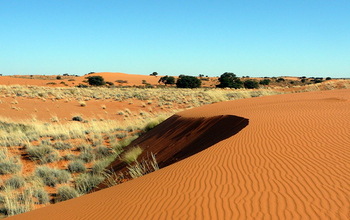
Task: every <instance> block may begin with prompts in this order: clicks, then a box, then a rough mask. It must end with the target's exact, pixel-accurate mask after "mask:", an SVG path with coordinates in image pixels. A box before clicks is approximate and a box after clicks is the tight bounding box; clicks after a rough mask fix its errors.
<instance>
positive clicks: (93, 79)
mask: <svg viewBox="0 0 350 220" xmlns="http://www.w3.org/2000/svg"><path fill="white" fill-rule="evenodd" d="M87 79H88V83H89V85H91V86H103V85H105V84H106V83H105V80H104V78H103V77H102V76H89V77H87Z"/></svg>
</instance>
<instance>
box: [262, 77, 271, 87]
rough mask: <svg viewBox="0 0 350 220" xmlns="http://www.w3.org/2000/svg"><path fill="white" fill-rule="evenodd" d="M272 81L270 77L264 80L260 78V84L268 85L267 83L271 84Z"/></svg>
mask: <svg viewBox="0 0 350 220" xmlns="http://www.w3.org/2000/svg"><path fill="white" fill-rule="evenodd" d="M270 82H271V80H269V79H264V80H260V82H259V84H260V85H265V86H267V85H269V84H270Z"/></svg>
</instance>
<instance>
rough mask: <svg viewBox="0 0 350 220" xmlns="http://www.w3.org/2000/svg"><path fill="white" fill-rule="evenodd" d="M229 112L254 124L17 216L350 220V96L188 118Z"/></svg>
mask: <svg viewBox="0 0 350 220" xmlns="http://www.w3.org/2000/svg"><path fill="white" fill-rule="evenodd" d="M220 115H236V116H239V117H243V118H246V119H249V125H248V126H246V127H245V128H243V129H242V130H241V131H239V132H238V133H237V134H235V135H234V136H231V137H229V138H226V139H224V140H222V141H220V142H217V143H215V144H213V145H212V146H211V147H209V148H208V149H206V150H203V151H201V152H199V153H197V154H195V155H193V156H191V157H188V158H186V159H184V160H182V161H180V162H177V163H175V164H172V165H170V166H168V167H165V168H163V169H161V170H159V171H157V172H154V173H151V174H149V175H146V176H144V177H141V178H138V179H135V180H132V181H129V182H126V183H123V184H121V185H118V186H115V187H111V188H108V189H104V190H101V191H98V192H95V193H92V194H88V195H85V196H82V197H79V198H76V199H73V200H70V201H66V202H62V203H59V204H56V205H51V206H48V207H45V208H41V209H37V210H34V211H31V212H28V213H24V214H21V215H17V216H14V217H12V218H10V219H50V220H53V219H349V218H350V199H349V198H350V175H349V173H350V151H349V148H350V135H349V134H350V90H333V91H321V92H309V93H299V94H288V95H279V96H269V97H259V98H252V99H243V100H235V101H230V102H223V103H217V104H213V105H209V106H203V107H200V108H195V109H191V110H188V111H184V112H181V113H179V114H178V116H180V117H182V118H183V120H186V119H187V120H189V122H193V120H195V119H196V118H197V119H200V118H208V117H213V116H220ZM160 126H163V125H160ZM176 129H179V130H185V129H186V124H183V125H182V127H177V128H176ZM220 129H221V131H222V132H224V131H226V130H228V129H234V128H231V127H230V126H226V127H221V128H220ZM219 131H220V130H219ZM217 133H218V132H213V135H214V134H217ZM205 138H208V136H206V137H205ZM212 138H215V137H214V136H213V137H212ZM174 141H176V140H174ZM193 147H194V148H195V147H199V146H193ZM155 153H157V152H155Z"/></svg>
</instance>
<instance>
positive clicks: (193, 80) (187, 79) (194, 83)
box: [176, 75, 202, 88]
mask: <svg viewBox="0 0 350 220" xmlns="http://www.w3.org/2000/svg"><path fill="white" fill-rule="evenodd" d="M201 85H202V81H200V80H199V79H198V78H197V77H194V76H185V75H180V76H179V79H178V80H177V82H176V87H178V88H199V87H201Z"/></svg>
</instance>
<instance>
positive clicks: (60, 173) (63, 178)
mask: <svg viewBox="0 0 350 220" xmlns="http://www.w3.org/2000/svg"><path fill="white" fill-rule="evenodd" d="M34 175H35V176H36V177H38V178H40V179H41V180H42V181H43V183H44V184H45V185H47V186H52V187H55V186H56V185H57V184H61V183H67V182H68V181H69V180H70V179H71V174H70V173H69V172H68V171H66V170H60V169H57V168H50V167H48V166H41V167H38V168H37V169H36V170H35V171H34Z"/></svg>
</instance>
